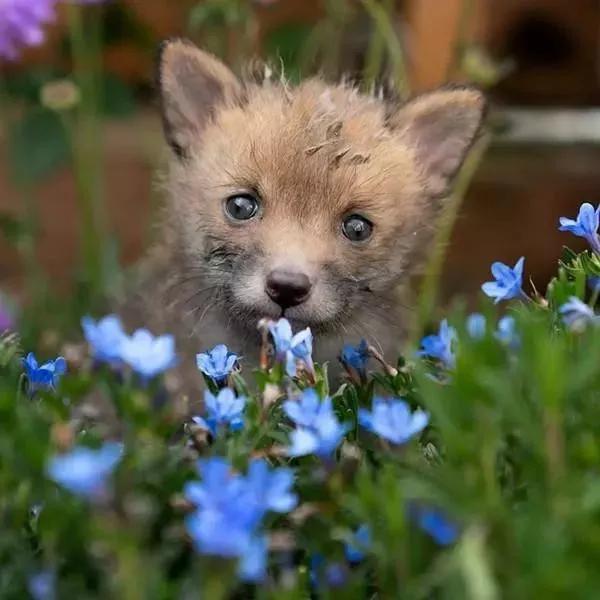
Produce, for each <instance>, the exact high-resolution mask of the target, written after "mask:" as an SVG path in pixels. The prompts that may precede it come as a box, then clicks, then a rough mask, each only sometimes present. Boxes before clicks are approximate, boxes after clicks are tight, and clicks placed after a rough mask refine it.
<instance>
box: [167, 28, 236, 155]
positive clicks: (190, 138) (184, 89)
mask: <svg viewBox="0 0 600 600" xmlns="http://www.w3.org/2000/svg"><path fill="white" fill-rule="evenodd" d="M156 78H157V87H158V89H159V94H160V107H161V114H162V121H163V128H164V132H165V137H166V139H167V141H168V143H169V144H170V146H171V147H172V148H173V151H174V152H175V153H176V154H177V155H178V156H180V157H185V156H187V155H188V153H189V150H190V147H191V146H192V145H193V144H194V142H195V141H197V140H198V139H199V136H200V134H201V132H202V130H203V129H204V128H205V126H206V124H207V123H208V122H209V121H210V119H212V118H213V117H214V115H215V113H216V111H217V110H218V109H219V108H220V107H226V106H233V105H236V104H240V103H241V102H242V101H243V96H244V93H243V86H242V84H241V82H240V81H239V79H238V78H237V77H236V76H235V75H234V74H233V73H232V72H231V70H230V69H229V68H228V67H226V66H225V65H224V64H223V63H222V62H221V61H220V60H219V59H218V58H216V57H215V56H213V55H212V54H209V53H208V52H204V51H203V50H200V49H199V48H197V47H196V46H195V45H194V44H193V43H192V42H190V41H188V40H185V39H180V38H176V39H169V40H166V41H164V42H163V43H162V44H161V46H160V48H159V52H158V58H157V66H156Z"/></svg>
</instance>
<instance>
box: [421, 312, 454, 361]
mask: <svg viewBox="0 0 600 600" xmlns="http://www.w3.org/2000/svg"><path fill="white" fill-rule="evenodd" d="M455 339H456V330H455V329H454V327H451V326H450V325H448V321H446V319H444V320H443V321H442V322H441V323H440V329H439V332H438V334H437V335H433V334H432V335H427V336H425V337H424V338H423V339H422V340H421V350H419V353H418V354H419V356H429V357H430V358H435V359H437V360H439V361H440V362H441V363H442V365H443V366H445V367H446V368H448V369H451V368H452V367H454V362H455V357H454V351H453V349H452V344H453V342H454V340H455Z"/></svg>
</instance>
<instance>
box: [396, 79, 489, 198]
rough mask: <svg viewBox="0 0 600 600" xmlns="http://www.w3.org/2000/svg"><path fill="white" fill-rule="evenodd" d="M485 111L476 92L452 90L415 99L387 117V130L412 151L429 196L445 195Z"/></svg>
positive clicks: (438, 91) (481, 97) (479, 94)
mask: <svg viewBox="0 0 600 600" xmlns="http://www.w3.org/2000/svg"><path fill="white" fill-rule="evenodd" d="M485 110H486V100H485V97H484V96H483V94H482V93H481V92H480V91H478V90H476V89H472V88H456V89H441V90H437V91H435V92H430V93H428V94H424V95H422V96H418V97H417V98H415V99H414V100H412V101H410V102H408V103H407V104H405V105H404V106H402V107H400V108H399V109H398V110H397V111H396V112H395V113H394V114H392V115H391V116H390V118H389V121H388V122H389V125H390V127H391V128H392V129H393V130H394V131H396V132H397V133H398V134H399V135H400V136H401V138H402V139H403V140H404V141H405V143H406V144H407V145H408V146H409V147H411V148H412V149H413V150H414V152H415V156H416V160H417V164H418V166H419V167H420V168H421V169H422V170H423V172H424V174H425V177H426V179H427V184H428V187H429V188H430V190H431V193H432V194H433V195H439V196H442V195H444V194H447V193H448V192H449V189H450V184H451V183H452V179H453V178H454V176H455V175H456V173H457V172H458V170H459V168H460V167H461V165H462V163H463V161H464V160H465V157H466V156H467V153H468V151H469V149H470V147H471V145H472V144H473V141H474V140H475V138H476V137H477V135H478V133H479V131H480V129H481V124H482V121H483V117H484V114H485Z"/></svg>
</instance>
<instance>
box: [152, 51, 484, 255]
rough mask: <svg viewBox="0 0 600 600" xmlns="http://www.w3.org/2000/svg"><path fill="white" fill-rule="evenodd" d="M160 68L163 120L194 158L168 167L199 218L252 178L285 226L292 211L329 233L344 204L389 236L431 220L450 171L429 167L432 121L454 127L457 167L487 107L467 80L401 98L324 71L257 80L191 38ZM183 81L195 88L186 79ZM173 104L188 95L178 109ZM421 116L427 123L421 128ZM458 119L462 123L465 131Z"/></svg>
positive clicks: (249, 186) (380, 235) (251, 186)
mask: <svg viewBox="0 0 600 600" xmlns="http://www.w3.org/2000/svg"><path fill="white" fill-rule="evenodd" d="M159 71H160V86H161V89H162V97H163V117H164V119H165V123H169V122H171V123H172V124H173V123H174V124H175V125H174V128H176V127H177V124H178V121H179V129H187V130H188V136H190V143H189V144H188V147H187V154H188V160H185V161H182V160H179V159H177V158H174V159H173V164H172V168H171V176H170V178H169V180H170V185H171V192H172V194H171V196H172V197H175V198H176V199H177V202H178V203H179V205H180V208H183V209H184V212H185V213H187V214H185V215H184V219H185V221H186V222H188V221H189V219H190V218H191V219H192V220H193V221H196V220H197V219H194V211H198V209H199V208H200V207H199V203H200V202H201V201H202V200H204V201H205V202H206V200H210V199H213V200H216V199H217V197H218V196H220V197H221V198H224V197H226V196H227V195H230V194H232V193H236V192H238V193H239V192H242V191H245V190H252V191H256V192H257V193H258V195H259V196H260V197H261V199H262V201H263V204H264V216H265V218H268V220H269V222H270V225H271V226H274V225H275V222H278V223H277V225H276V229H277V230H278V231H279V232H280V233H281V232H282V230H285V229H286V226H288V225H289V222H290V220H294V221H299V222H300V223H301V224H302V228H303V229H309V228H312V229H314V230H315V232H316V233H318V234H319V235H322V236H327V235H331V234H332V233H334V234H339V223H340V221H341V219H342V218H343V216H344V215H347V214H350V213H352V212H357V213H360V214H362V215H363V216H365V217H367V218H368V219H370V220H371V221H372V222H373V223H374V225H375V227H376V228H377V229H378V231H377V237H376V239H377V240H378V242H379V244H380V246H385V245H386V244H385V241H386V237H387V236H386V233H387V234H388V235H389V234H390V232H391V231H395V233H396V234H397V233H398V227H399V226H401V227H402V228H407V229H411V228H413V229H415V228H418V227H423V226H424V225H426V224H427V219H426V216H427V215H428V213H429V212H430V209H431V208H432V206H431V205H433V204H437V203H435V202H432V200H436V198H435V196H436V195H439V193H440V185H439V182H437V181H436V180H435V178H436V177H438V179H439V178H440V177H445V176H446V175H452V174H453V173H443V172H442V171H443V168H444V165H443V164H442V165H440V166H439V168H438V171H439V173H435V174H432V173H430V172H428V169H427V161H428V160H429V154H430V153H429V152H428V148H427V145H428V144H431V145H433V144H435V140H431V141H430V140H428V139H427V137H428V136H430V137H431V135H430V134H429V133H428V130H429V129H431V128H432V121H433V122H434V121H435V120H436V119H437V120H438V121H439V124H434V127H433V129H434V131H437V135H438V136H440V137H442V138H443V136H444V135H445V132H444V128H446V129H447V130H448V135H447V136H446V137H447V138H449V139H450V140H452V136H454V137H457V141H456V144H455V145H457V146H459V147H457V148H456V149H455V150H454V153H455V154H457V155H459V156H458V158H457V160H456V161H455V162H456V165H453V166H452V167H451V169H452V170H454V169H455V168H458V166H460V162H461V161H462V158H463V156H464V154H465V153H466V150H467V149H468V145H470V143H471V141H472V139H473V138H474V136H475V133H476V131H477V129H478V128H479V125H480V122H481V115H482V113H483V104H484V102H483V98H482V96H481V94H480V93H479V92H477V91H475V90H472V89H463V90H448V91H447V92H440V91H438V92H436V93H434V94H431V95H430V96H429V97H428V96H423V97H421V98H420V99H419V102H417V103H412V104H408V105H406V106H405V107H403V108H401V109H400V110H399V109H398V107H397V106H394V105H390V104H389V103H386V102H385V101H384V100H383V99H382V98H379V97H375V96H370V95H364V94H360V93H358V91H357V90H356V89H355V88H353V87H352V86H349V85H345V84H338V85H334V86H332V85H328V84H326V83H325V82H323V81H322V80H319V79H310V80H307V81H304V82H303V83H301V84H300V85H298V86H296V87H290V86H289V85H288V84H287V83H286V82H285V81H283V80H280V81H272V80H271V79H270V78H268V77H267V78H264V79H263V81H262V82H261V84H256V83H253V82H250V81H243V82H241V81H239V80H237V78H235V76H234V75H233V74H232V73H231V72H230V71H229V70H228V69H227V68H226V67H225V66H224V65H223V64H222V63H220V62H219V61H217V60H216V59H214V58H213V57H210V56H209V55H206V54H205V53H201V52H200V51H199V50H198V49H197V48H195V47H194V46H192V45H190V44H189V43H187V42H184V41H175V42H170V43H169V44H168V45H166V46H165V48H164V50H163V53H162V55H161V61H160V64H159ZM200 73H201V74H202V76H201V77H200V76H199V74H200ZM196 80H198V81H196ZM186 82H187V83H186ZM186 86H187V87H189V88H190V89H191V91H192V93H190V92H189V90H188V93H186V92H185V91H182V88H185V87H186ZM194 103H197V104H198V105H200V109H198V108H195V107H194V106H193V104H194ZM173 104H177V105H179V106H180V107H181V106H183V108H179V109H178V110H179V115H175V114H174V110H173ZM465 108H466V109H467V110H465ZM196 110H203V111H204V113H205V114H204V115H202V117H201V118H200V119H199V121H200V123H194V119H193V118H191V119H190V118H189V115H190V114H194V112H195V111H196ZM182 113H183V114H184V118H183V122H182V119H181V114H182ZM185 113H187V115H185ZM177 117H179V119H178V118H177ZM415 126H416V129H417V130H418V128H419V126H420V127H421V128H422V129H423V130H424V133H419V132H418V131H417V134H414V130H415ZM457 127H458V128H460V127H462V128H463V129H464V132H463V133H461V134H460V135H458V136H457V131H456V130H457ZM166 129H167V130H168V127H166ZM411 133H412V135H411ZM446 146H448V144H446ZM419 148H421V149H422V152H421V156H419ZM449 150H450V154H451V153H452V152H453V150H452V148H451V147H450V148H449ZM423 154H424V156H423ZM431 154H432V155H435V152H431ZM443 191H445V190H443ZM203 196H209V197H210V198H206V197H204V198H202V197H203ZM210 204H211V205H214V202H211V203H210ZM207 208H210V207H207V205H206V204H204V207H203V210H202V211H201V212H202V213H203V215H204V218H208V219H207V220H209V221H210V220H211V219H210V215H208V214H206V209H207ZM219 208H220V207H219ZM198 226H199V228H200V229H202V227H201V223H198ZM238 233H239V236H240V238H243V237H244V235H245V234H244V232H242V231H241V230H239V231H238ZM403 233H413V232H411V231H408V232H403Z"/></svg>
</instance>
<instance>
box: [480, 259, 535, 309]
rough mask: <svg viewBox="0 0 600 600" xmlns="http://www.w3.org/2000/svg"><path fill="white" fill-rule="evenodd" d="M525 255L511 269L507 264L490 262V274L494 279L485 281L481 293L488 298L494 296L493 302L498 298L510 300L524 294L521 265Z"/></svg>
mask: <svg viewBox="0 0 600 600" xmlns="http://www.w3.org/2000/svg"><path fill="white" fill-rule="evenodd" d="M524 263H525V257H524V256H521V258H520V259H519V260H518V261H517V263H516V264H515V266H514V267H513V268H512V269H511V268H510V267H509V266H508V265H505V264H504V263H501V262H495V263H493V264H492V275H493V276H494V278H495V279H496V281H487V282H486V283H484V284H483V285H482V286H481V289H482V290H483V293H484V294H485V295H486V296H489V297H490V298H494V302H496V303H498V302H500V300H511V299H512V298H518V297H520V296H524V295H525V292H524V291H523V265H524Z"/></svg>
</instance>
